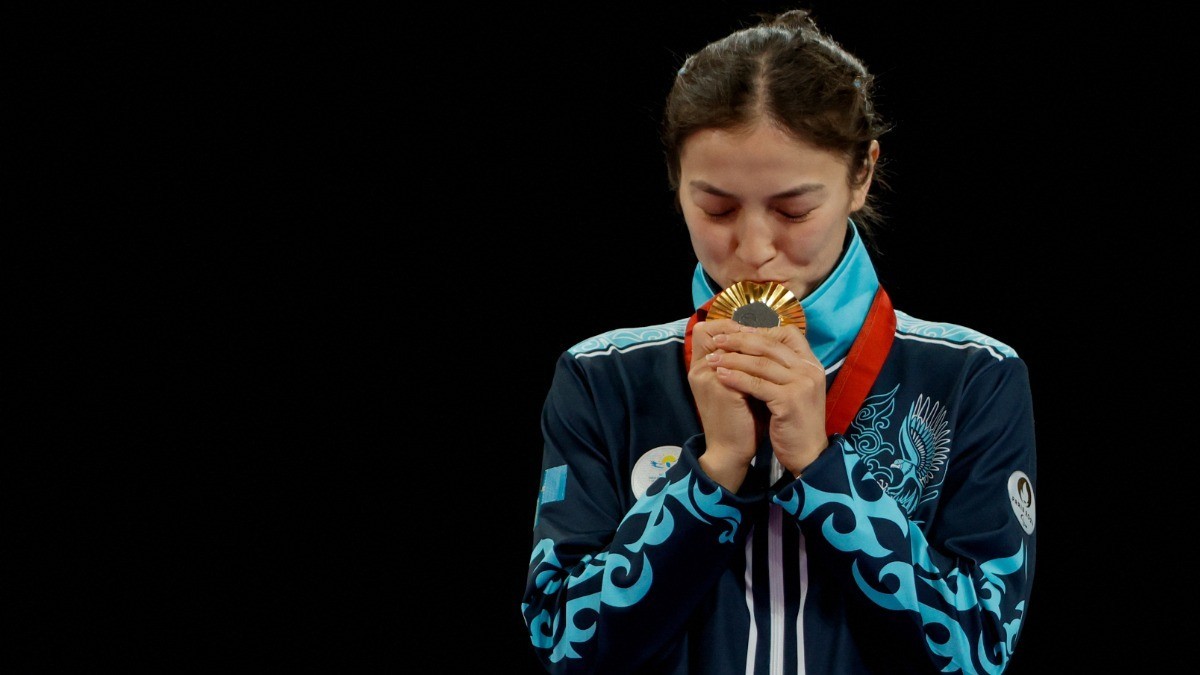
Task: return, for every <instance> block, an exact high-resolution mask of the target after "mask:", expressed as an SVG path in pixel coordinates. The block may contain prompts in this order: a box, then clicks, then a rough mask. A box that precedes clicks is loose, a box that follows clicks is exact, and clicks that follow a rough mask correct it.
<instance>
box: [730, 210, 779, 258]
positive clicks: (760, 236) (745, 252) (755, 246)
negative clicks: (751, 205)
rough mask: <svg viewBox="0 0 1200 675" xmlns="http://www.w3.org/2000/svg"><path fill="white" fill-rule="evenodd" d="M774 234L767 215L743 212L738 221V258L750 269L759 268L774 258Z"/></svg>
mask: <svg viewBox="0 0 1200 675" xmlns="http://www.w3.org/2000/svg"><path fill="white" fill-rule="evenodd" d="M775 234H776V233H775V229H774V227H773V226H772V224H771V222H770V220H769V218H768V216H767V214H765V213H752V212H750V210H749V209H746V210H744V211H743V212H742V214H741V218H739V219H738V229H737V256H738V258H740V259H741V260H742V261H743V262H745V263H746V264H747V265H750V266H752V267H761V266H762V265H763V264H764V263H766V262H767V261H768V260H770V259H771V258H774V257H775Z"/></svg>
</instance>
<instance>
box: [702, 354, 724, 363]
mask: <svg viewBox="0 0 1200 675" xmlns="http://www.w3.org/2000/svg"><path fill="white" fill-rule="evenodd" d="M704 358H706V359H708V362H709V363H716V362H717V361H720V360H721V357H720V356H717V355H716V354H708V355H706V356H705V357H704Z"/></svg>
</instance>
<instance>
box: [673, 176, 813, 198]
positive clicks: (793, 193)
mask: <svg viewBox="0 0 1200 675" xmlns="http://www.w3.org/2000/svg"><path fill="white" fill-rule="evenodd" d="M688 185H689V186H691V187H693V188H695V189H697V190H702V191H704V192H707V193H709V194H713V195H716V196H718V197H733V196H734V195H732V194H730V193H728V192H726V191H724V190H722V189H720V188H718V187H716V186H714V185H710V184H709V183H706V182H704V181H702V180H694V181H691V182H689V183H688ZM824 189H825V186H824V185H823V184H821V183H805V184H803V185H797V186H796V187H794V188H792V189H790V190H784V191H783V192H780V193H779V194H774V195H771V196H770V199H788V198H790V197H801V196H804V195H806V194H809V193H810V192H819V191H821V190H824Z"/></svg>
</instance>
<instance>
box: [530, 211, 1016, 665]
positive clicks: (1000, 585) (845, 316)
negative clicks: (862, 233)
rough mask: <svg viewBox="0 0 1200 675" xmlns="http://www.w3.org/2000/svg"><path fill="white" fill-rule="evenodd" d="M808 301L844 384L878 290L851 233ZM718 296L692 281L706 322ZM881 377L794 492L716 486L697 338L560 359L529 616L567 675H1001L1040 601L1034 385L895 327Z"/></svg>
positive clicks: (811, 329)
mask: <svg viewBox="0 0 1200 675" xmlns="http://www.w3.org/2000/svg"><path fill="white" fill-rule="evenodd" d="M851 231H852V237H851V241H850V243H849V245H848V247H847V252H846V254H845V255H844V256H843V258H842V260H841V261H840V262H839V264H838V266H837V268H836V269H835V271H834V273H833V274H832V275H831V276H830V278H829V279H828V280H826V281H825V282H824V283H823V284H822V285H821V286H820V287H819V288H818V289H817V290H816V291H814V292H813V293H812V294H810V295H809V296H808V297H806V298H804V299H803V301H802V302H801V304H802V306H803V307H804V309H805V314H806V319H807V322H808V326H807V332H806V336H807V337H808V339H809V341H810V344H811V345H812V346H813V349H814V351H815V352H816V354H817V356H818V358H820V359H821V362H822V363H823V364H826V369H827V378H828V380H829V381H830V382H832V381H833V380H834V378H835V377H836V376H837V374H838V371H839V369H840V368H841V367H842V365H843V363H844V360H845V357H846V354H847V352H848V350H849V346H850V343H851V342H852V341H853V339H854V337H855V335H856V334H857V333H858V329H859V328H860V327H861V325H862V322H863V319H864V317H865V316H866V310H867V307H868V305H869V302H870V298H871V297H872V296H873V295H874V292H875V290H876V289H878V286H879V283H878V279H877V277H876V275H875V271H874V267H873V265H872V264H871V261H870V258H869V256H868V254H867V251H866V249H865V247H864V246H863V244H862V241H861V240H860V238H859V236H858V233H857V231H856V230H854V227H853V226H852V227H851ZM717 290H719V289H716V288H715V287H714V286H713V282H712V280H711V279H710V278H709V277H708V276H707V275H706V274H705V273H704V271H703V270H702V269H700V268H699V267H697V270H696V276H695V278H694V280H693V296H694V297H693V299H694V301H695V304H696V306H697V307H700V306H701V305H702V304H703V303H704V302H705V301H706V300H708V299H709V298H711V296H712V295H713V294H714V293H715V292H716V291H717ZM895 315H896V330H895V339H894V341H893V343H892V346H891V349H890V351H889V352H888V355H887V359H886V361H885V362H884V365H883V369H882V371H881V372H880V373H879V375H878V377H877V378H876V380H875V383H874V385H873V387H872V389H871V391H870V393H869V395H868V396H867V398H866V400H865V401H864V403H863V405H862V407H861V409H860V410H859V413H858V415H857V417H856V418H855V420H854V422H853V423H852V424H851V425H850V427H849V428H848V429H847V431H846V432H845V434H835V435H833V436H831V438H830V445H829V447H828V448H827V449H826V450H825V452H824V453H823V454H822V455H821V456H820V457H819V458H818V459H817V460H816V461H815V462H814V463H813V464H812V465H811V466H809V467H808V469H806V470H805V472H804V475H803V477H802V478H800V479H793V478H792V477H791V474H790V473H787V472H782V475H781V471H780V467H779V465H778V463H777V462H775V461H773V457H772V455H771V454H770V447H769V443H767V444H764V447H763V448H760V454H759V455H758V456H757V458H756V460H755V463H754V466H753V467H752V469H751V472H750V474H749V475H748V476H747V478H746V480H745V482H744V483H743V485H742V487H741V488H740V489H739V490H738V492H737V493H736V494H735V493H732V492H729V491H728V490H726V489H724V488H722V487H721V486H719V485H717V484H716V483H715V482H713V481H712V480H711V479H709V478H708V476H706V475H705V473H704V471H703V470H701V468H700V466H699V463H698V462H697V458H698V457H699V456H700V455H702V454H703V453H704V449H705V445H704V436H703V433H702V430H701V426H700V422H699V419H698V418H697V416H696V412H695V408H694V406H693V400H692V397H691V393H690V389H689V387H688V383H687V369H686V364H685V363H684V357H683V342H684V330H685V326H686V324H687V318H683V319H680V320H678V321H675V322H673V323H668V324H664V325H660V326H652V327H644V328H632V329H624V330H616V331H611V332H608V333H605V334H603V335H600V336H597V337H595V338H592V339H590V340H587V341H585V342H583V343H581V344H578V345H576V346H574V347H572V348H571V349H570V350H568V351H566V352H564V353H563V354H562V356H561V357H560V359H559V361H558V364H557V367H556V371H555V376H554V380H553V384H552V385H551V388H550V391H549V394H548V396H547V398H546V402H545V407H544V411H543V418H542V427H543V433H544V438H545V445H544V456H543V466H542V469H543V480H542V485H541V491H540V494H539V497H538V507H537V514H536V518H535V522H534V531H533V540H532V555H531V557H530V561H529V573H528V577H527V582H526V590H525V596H524V600H523V603H522V606H521V611H522V613H523V615H524V618H525V621H526V624H527V625H528V627H529V631H530V637H531V640H532V645H533V648H534V650H535V652H536V653H537V655H538V657H539V658H540V659H541V660H542V662H543V663H544V664H545V665H546V667H547V669H548V670H549V671H551V672H556V673H620V674H622V675H630V674H633V673H660V674H670V673H679V674H683V673H721V674H727V673H751V674H762V675H768V674H770V675H774V674H775V673H820V674H822V675H825V674H837V673H926V672H929V673H934V672H962V673H998V672H1001V671H1003V670H1004V668H1005V666H1006V664H1007V663H1008V659H1009V658H1010V657H1011V655H1012V653H1013V650H1014V648H1015V647H1016V643H1017V637H1018V635H1019V634H1020V628H1021V625H1022V622H1023V621H1024V618H1025V615H1026V611H1027V609H1028V600H1029V594H1030V589H1031V586H1032V582H1033V570H1034V557H1035V552H1036V546H1035V539H1036V537H1035V534H1034V533H1035V529H1034V525H1035V514H1036V510H1035V503H1034V490H1033V486H1034V484H1035V482H1036V466H1035V447H1034V445H1035V444H1034V424H1033V410H1032V402H1031V395H1030V389H1029V381H1028V376H1027V372H1026V368H1025V364H1024V362H1023V361H1021V360H1020V359H1019V358H1018V357H1017V355H1016V353H1015V352H1014V351H1013V350H1012V349H1011V348H1009V347H1008V346H1006V345H1004V344H1002V343H1000V342H998V341H996V340H994V339H992V338H989V337H987V336H985V335H982V334H980V333H978V332H976V331H973V330H971V329H969V328H965V327H962V326H957V325H954V324H948V323H934V322H927V321H922V320H919V319H915V318H913V317H911V316H909V315H907V314H905V313H904V312H901V311H899V310H895Z"/></svg>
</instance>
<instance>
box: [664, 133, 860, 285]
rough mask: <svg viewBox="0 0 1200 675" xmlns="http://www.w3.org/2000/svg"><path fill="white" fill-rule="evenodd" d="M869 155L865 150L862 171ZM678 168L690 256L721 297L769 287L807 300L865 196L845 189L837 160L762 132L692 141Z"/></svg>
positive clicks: (842, 163) (843, 170) (792, 140)
mask: <svg viewBox="0 0 1200 675" xmlns="http://www.w3.org/2000/svg"><path fill="white" fill-rule="evenodd" d="M878 156H879V145H878V143H876V142H872V144H871V160H870V161H871V165H872V166H874V163H875V160H876V159H877V158H878ZM679 160H680V180H679V201H680V204H681V206H682V207H683V217H684V220H686V221H687V226H688V231H689V232H690V233H691V237H692V248H694V249H695V251H696V257H697V258H698V259H699V261H700V263H701V264H702V265H703V266H704V270H705V271H706V272H708V273H709V275H711V276H712V277H713V278H714V279H716V281H717V282H718V283H720V284H721V287H722V288H725V287H728V286H730V285H732V284H733V283H735V282H738V281H756V282H759V283H764V282H768V281H774V282H777V283H781V284H783V285H784V286H786V287H787V288H788V290H790V291H791V292H792V293H794V294H795V295H796V297H797V298H804V297H805V296H807V295H808V294H809V293H810V292H811V291H812V290H813V289H815V288H816V287H817V286H818V285H820V283H821V282H822V281H823V280H824V279H825V278H826V277H827V276H829V274H830V272H832V271H833V268H834V266H835V265H836V264H837V261H838V257H839V255H840V254H841V252H842V243H843V240H844V238H845V236H846V219H847V218H848V217H849V215H850V213H851V212H853V211H855V210H857V209H859V208H861V207H862V205H863V202H864V201H865V200H866V196H867V189H868V188H869V187H870V179H869V178H868V180H866V181H864V182H863V185H862V186H861V187H858V188H854V189H851V188H850V186H849V184H848V181H847V176H848V174H847V166H846V163H845V160H843V159H842V158H841V157H840V156H839V155H836V154H834V153H832V152H830V151H827V150H822V149H820V148H817V147H815V146H813V145H810V144H808V143H806V142H804V141H801V140H798V139H796V138H793V137H792V136H791V135H789V134H788V133H786V132H784V131H782V130H781V129H779V128H778V127H776V126H775V125H773V124H767V123H760V124H756V125H755V126H754V127H753V128H751V129H749V130H745V129H741V130H725V129H705V130H703V131H699V132H696V133H695V134H693V135H692V136H690V137H689V138H688V139H687V140H686V141H684V144H683V149H682V152H681V153H680V158H679Z"/></svg>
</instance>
